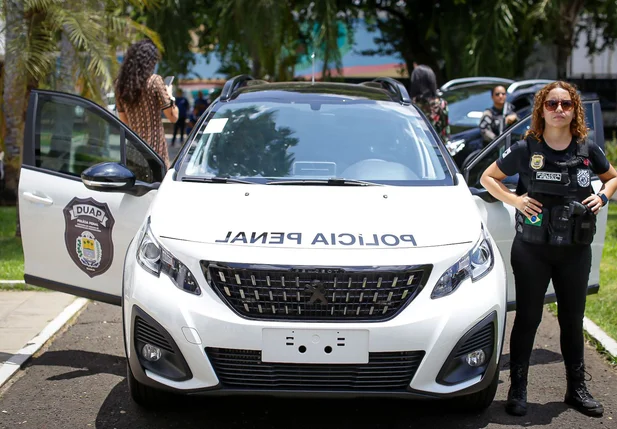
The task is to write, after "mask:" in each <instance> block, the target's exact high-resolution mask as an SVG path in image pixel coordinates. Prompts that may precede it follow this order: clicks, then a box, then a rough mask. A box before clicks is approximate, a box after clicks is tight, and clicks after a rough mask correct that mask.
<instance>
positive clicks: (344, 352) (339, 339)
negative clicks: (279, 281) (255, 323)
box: [261, 328, 369, 364]
mask: <svg viewBox="0 0 617 429" xmlns="http://www.w3.org/2000/svg"><path fill="white" fill-rule="evenodd" d="M368 337H369V331H367V330H359V329H358V330H353V329H349V330H347V329H270V328H264V329H263V330H262V352H261V360H262V361H263V362H278V363H341V364H343V363H368Z"/></svg>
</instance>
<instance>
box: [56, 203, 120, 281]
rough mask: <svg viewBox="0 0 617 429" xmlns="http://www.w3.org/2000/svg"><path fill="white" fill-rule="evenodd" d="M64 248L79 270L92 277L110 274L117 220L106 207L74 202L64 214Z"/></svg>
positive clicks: (100, 204)
mask: <svg viewBox="0 0 617 429" xmlns="http://www.w3.org/2000/svg"><path fill="white" fill-rule="evenodd" d="M63 214H64V244H65V246H66V250H67V252H68V254H69V256H70V257H71V259H72V260H73V262H74V263H75V265H77V267H78V268H79V269H80V270H82V271H83V272H84V273H86V274H87V275H88V276H90V277H91V278H92V277H95V276H99V275H101V274H103V273H104V272H106V271H107V270H108V269H109V267H110V266H111V263H112V262H113V258H114V243H113V240H112V230H113V227H114V224H115V220H114V217H113V216H112V214H111V211H110V210H109V206H108V205H107V204H106V203H100V202H98V201H96V200H95V199H94V198H83V199H82V198H77V197H75V198H73V199H72V200H71V202H70V203H68V204H67V206H66V207H65V208H64V210H63Z"/></svg>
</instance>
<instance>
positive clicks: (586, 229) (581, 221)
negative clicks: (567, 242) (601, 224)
mask: <svg viewBox="0 0 617 429" xmlns="http://www.w3.org/2000/svg"><path fill="white" fill-rule="evenodd" d="M596 219H597V216H596V215H594V214H593V213H589V212H586V213H585V214H582V215H580V216H576V217H575V218H574V243H575V244H591V242H592V241H593V236H594V235H595V233H596Z"/></svg>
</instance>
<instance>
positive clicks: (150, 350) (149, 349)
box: [141, 344, 161, 362]
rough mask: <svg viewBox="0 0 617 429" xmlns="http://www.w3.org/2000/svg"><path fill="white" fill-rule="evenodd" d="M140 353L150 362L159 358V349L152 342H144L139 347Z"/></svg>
mask: <svg viewBox="0 0 617 429" xmlns="http://www.w3.org/2000/svg"><path fill="white" fill-rule="evenodd" d="M141 355H142V356H143V357H144V359H146V360H149V361H150V362H156V361H157V360H159V359H160V358H161V349H159V348H158V347H156V346H153V345H152V344H146V345H145V346H143V348H142V349H141Z"/></svg>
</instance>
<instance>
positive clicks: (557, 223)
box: [548, 205, 574, 246]
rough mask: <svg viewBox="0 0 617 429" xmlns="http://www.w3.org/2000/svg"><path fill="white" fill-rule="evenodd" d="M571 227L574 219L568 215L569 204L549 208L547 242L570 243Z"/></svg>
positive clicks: (555, 243) (553, 243)
mask: <svg viewBox="0 0 617 429" xmlns="http://www.w3.org/2000/svg"><path fill="white" fill-rule="evenodd" d="M573 228H574V220H573V219H572V217H571V216H570V207H569V206H566V205H559V206H555V207H553V208H552V209H551V220H550V223H549V240H548V242H549V244H552V245H554V246H567V245H570V244H572V235H573Z"/></svg>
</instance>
